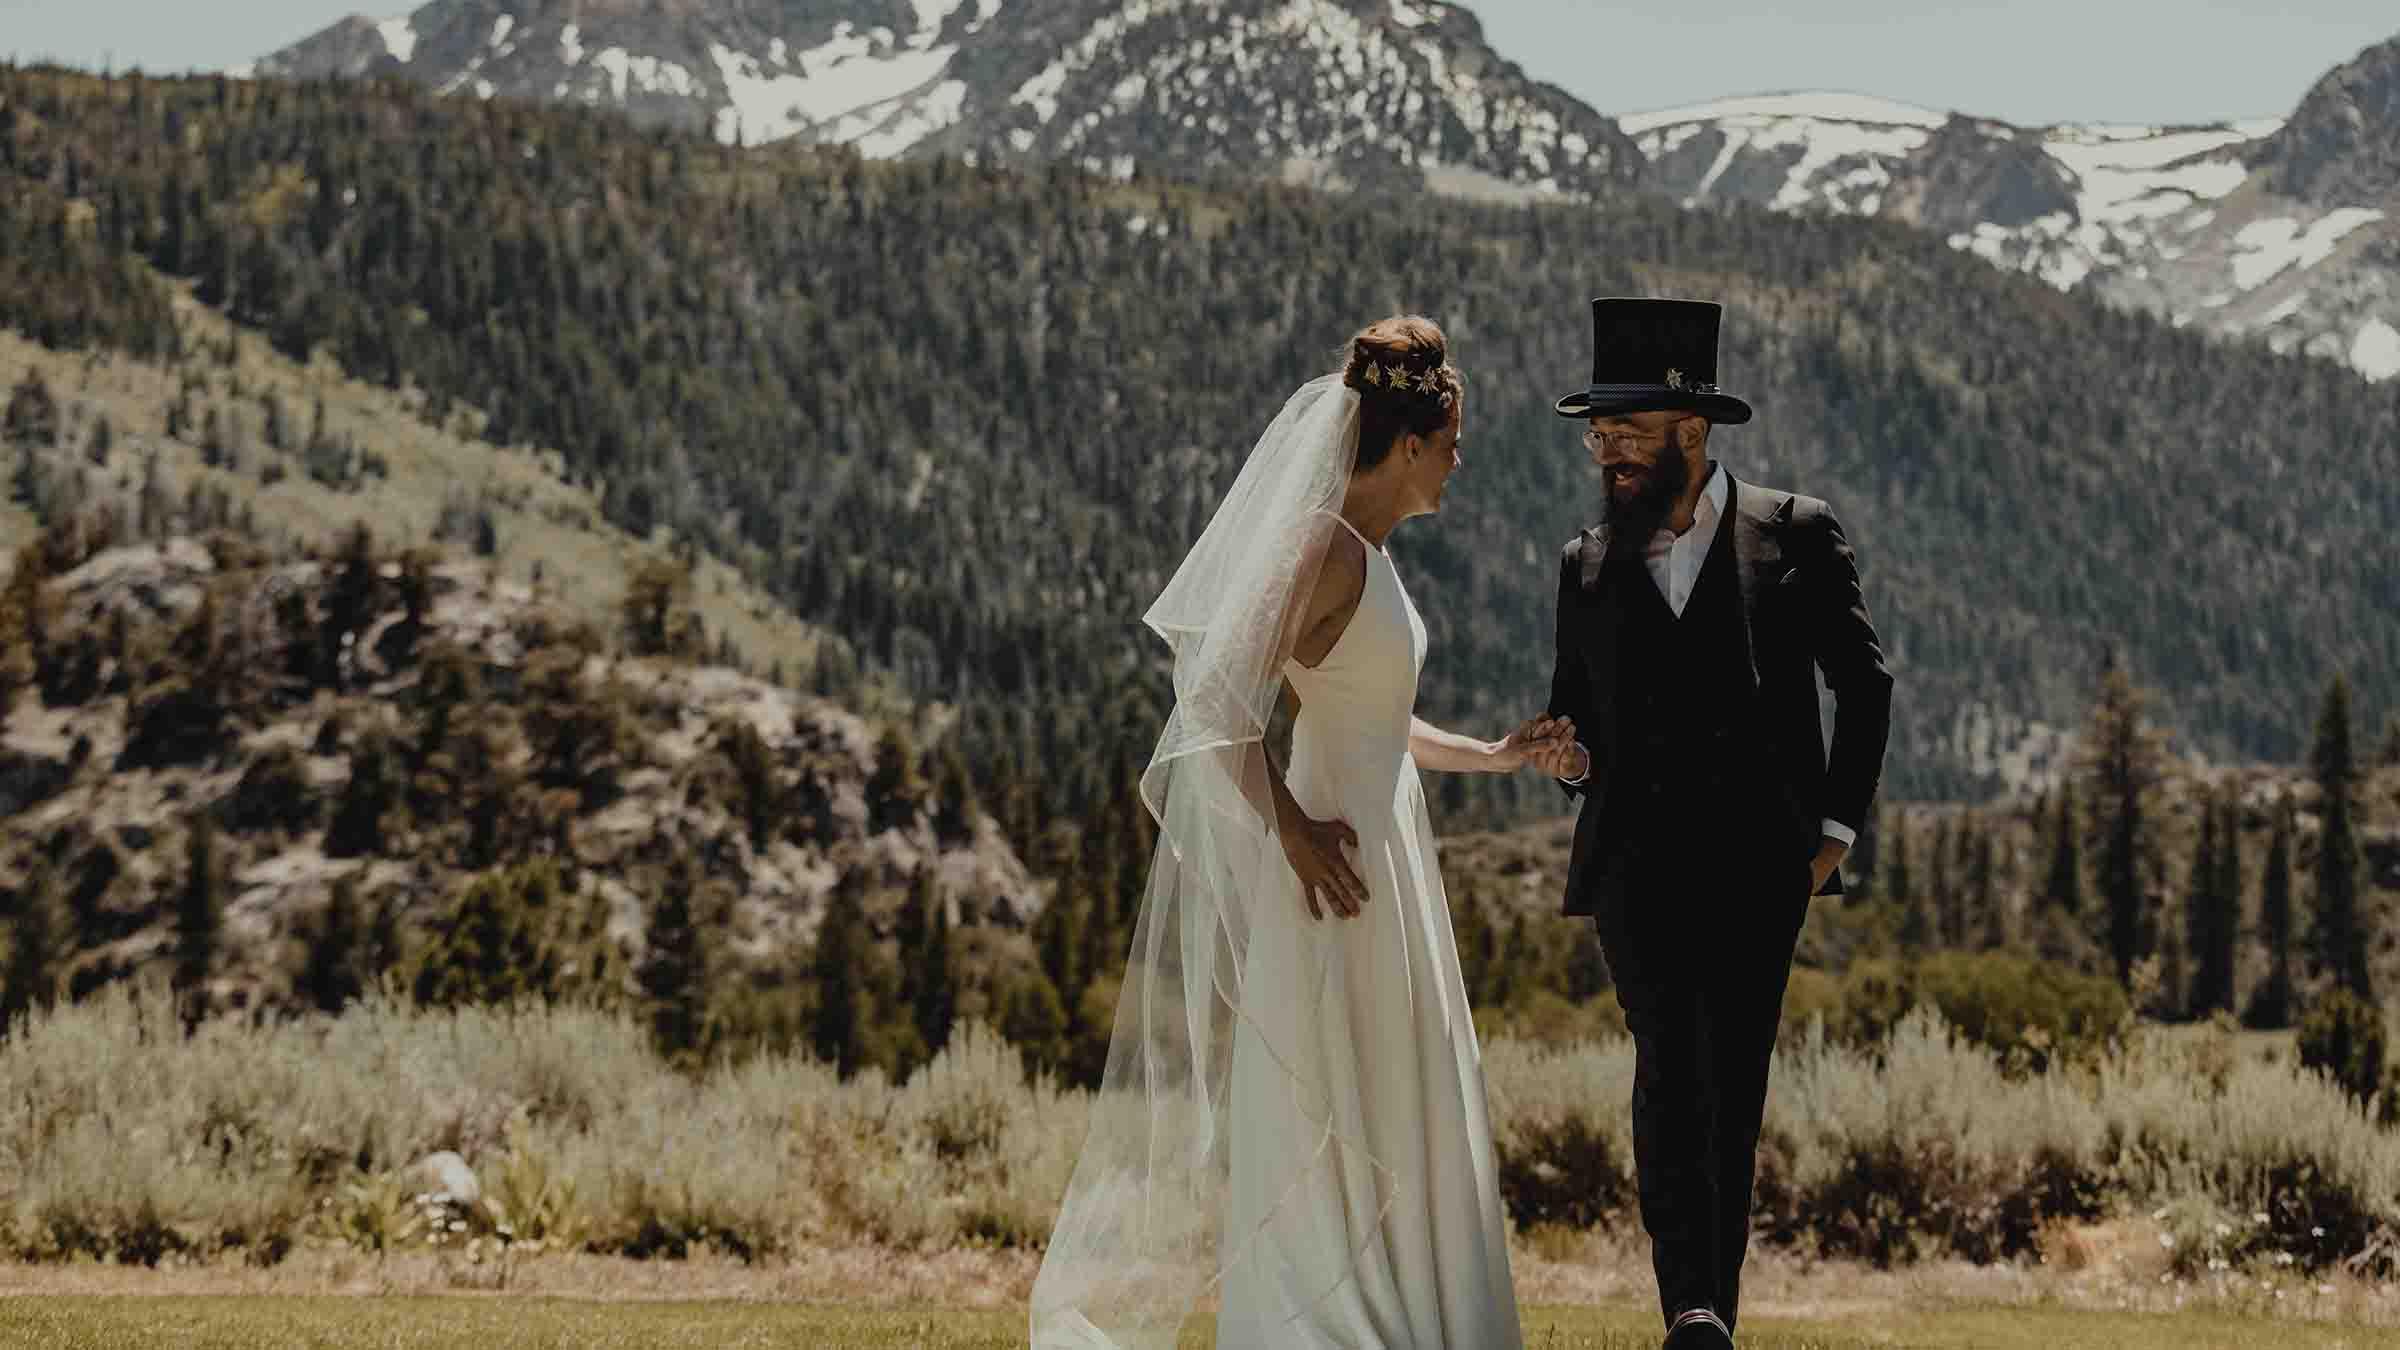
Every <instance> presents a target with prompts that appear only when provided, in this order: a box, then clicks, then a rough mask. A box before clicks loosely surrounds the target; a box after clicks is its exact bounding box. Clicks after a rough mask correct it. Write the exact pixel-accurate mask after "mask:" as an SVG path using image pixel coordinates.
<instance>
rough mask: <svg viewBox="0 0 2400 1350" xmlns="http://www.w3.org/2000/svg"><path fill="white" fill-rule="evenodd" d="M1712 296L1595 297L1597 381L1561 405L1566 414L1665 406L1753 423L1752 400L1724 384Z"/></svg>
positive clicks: (1720, 309)
mask: <svg viewBox="0 0 2400 1350" xmlns="http://www.w3.org/2000/svg"><path fill="white" fill-rule="evenodd" d="M1724 312H1725V307H1724V306H1722V305H1718V304H1712V303H1710V302H1709V301H1706V300H1634V299H1625V298H1620V297H1611V296H1603V297H1601V298H1600V299H1597V300H1594V301H1592V383H1591V386H1590V387H1589V388H1587V389H1582V390H1578V391H1577V392H1575V393H1572V394H1569V395H1567V396H1566V397H1565V398H1562V399H1560V400H1559V401H1558V403H1557V405H1556V406H1557V409H1558V415H1559V416H1561V417H1577V418H1583V417H1617V416H1621V415H1623V414H1625V413H1637V412H1654V411H1659V410H1662V409H1666V410H1677V411H1689V412H1696V413H1699V414H1700V415H1701V416H1703V417H1705V418H1707V419H1708V420H1709V421H1711V422H1726V423H1736V422H1747V421H1749V420H1750V405H1749V404H1747V403H1744V402H1742V401H1741V400H1740V399H1738V398H1735V397H1734V396H1733V395H1731V394H1728V393H1725V392H1723V391H1721V390H1719V389H1718V388H1717V323H1718V320H1719V319H1720V318H1721V317H1722V316H1723V315H1724Z"/></svg>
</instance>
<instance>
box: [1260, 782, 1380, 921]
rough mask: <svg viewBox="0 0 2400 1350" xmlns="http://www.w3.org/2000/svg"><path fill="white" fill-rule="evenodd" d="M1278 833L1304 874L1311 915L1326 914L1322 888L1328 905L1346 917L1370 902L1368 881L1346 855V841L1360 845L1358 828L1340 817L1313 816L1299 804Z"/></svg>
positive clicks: (1287, 853)
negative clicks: (1339, 818) (1351, 864)
mask: <svg viewBox="0 0 2400 1350" xmlns="http://www.w3.org/2000/svg"><path fill="white" fill-rule="evenodd" d="M1278 833H1279V835H1280V837H1281V839H1282V842H1283V856H1284V857H1285V858H1286V859H1288V860H1289V861H1290V862H1291V864H1292V871H1293V872H1294V873H1295V874H1296V875H1298V876H1299V878H1300V894H1301V896H1302V897H1303V898H1304V899H1306V900H1307V901H1308V917H1310V918H1312V919H1322V918H1324V917H1325V911H1324V909H1323V908H1321V907H1320V906H1319V905H1318V901H1317V897H1318V895H1319V893H1320V892H1321V893H1322V894H1323V896H1324V903H1325V905H1327V906H1330V907H1331V908H1332V909H1333V912H1334V913H1336V914H1338V915H1340V916H1341V917H1343V918H1345V919H1347V918H1352V917H1355V916H1356V915H1357V913H1358V911H1359V908H1360V907H1361V906H1362V905H1364V904H1366V903H1367V884H1366V883H1365V882H1363V881H1361V880H1359V878H1358V872H1357V870H1356V869H1354V868H1352V867H1351V866H1350V860H1349V859H1348V858H1346V857H1344V856H1342V845H1344V844H1348V845H1350V846H1351V847H1353V848H1356V847H1357V846H1358V831H1356V830H1353V829H1351V828H1350V827H1349V826H1348V825H1345V824H1343V823H1342V822H1341V821H1338V820H1311V819H1309V817H1308V815H1307V814H1306V813H1305V812H1302V811H1300V810H1299V809H1298V808H1296V807H1295V808H1293V809H1292V811H1291V812H1290V819H1289V820H1287V821H1286V822H1285V823H1284V825H1283V826H1282V828H1281V829H1280V831H1279V832H1278Z"/></svg>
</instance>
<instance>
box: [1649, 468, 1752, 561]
mask: <svg viewBox="0 0 2400 1350" xmlns="http://www.w3.org/2000/svg"><path fill="white" fill-rule="evenodd" d="M1731 490H1732V489H1731V488H1730V487H1729V486H1728V480H1727V479H1726V477H1725V469H1724V466H1722V465H1720V464H1718V463H1717V462H1716V461H1715V460H1713V459H1712V460H1710V461H1709V462H1708V486H1706V487H1703V488H1701V489H1700V500H1699V501H1698V502H1696V503H1694V504H1693V506H1692V528H1690V529H1688V530H1685V531H1684V532H1683V534H1682V535H1681V536H1678V535H1677V534H1676V533H1675V531H1673V530H1671V529H1668V528H1667V527H1666V526H1664V525H1661V526H1659V527H1658V531H1657V533H1655V534H1653V535H1651V536H1650V551H1651V552H1653V553H1662V552H1664V551H1666V550H1667V549H1668V548H1669V547H1671V546H1672V545H1673V544H1674V543H1675V541H1676V539H1677V538H1678V537H1680V538H1684V539H1711V538H1714V537H1715V535H1714V534H1712V533H1711V531H1712V530H1713V529H1714V527H1715V525H1716V523H1717V517H1719V516H1722V515H1724V514H1725V498H1726V496H1727V495H1728V494H1729V493H1730V492H1731Z"/></svg>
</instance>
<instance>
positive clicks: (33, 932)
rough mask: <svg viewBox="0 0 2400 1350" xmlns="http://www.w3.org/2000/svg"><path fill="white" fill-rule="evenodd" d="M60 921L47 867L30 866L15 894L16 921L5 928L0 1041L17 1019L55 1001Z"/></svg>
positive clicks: (60, 955) (60, 953)
mask: <svg viewBox="0 0 2400 1350" xmlns="http://www.w3.org/2000/svg"><path fill="white" fill-rule="evenodd" d="M64 928H65V923H64V921H63V919H62V918H61V916H60V914H59V908H58V887H57V886H56V885H54V884H53V883H52V882H51V880H50V869H49V868H47V867H45V866H43V865H42V864H41V863H39V862H36V863H35V864H34V867H33V872H32V874H31V875H30V876H28V877H26V878H25V885H24V888H23V889H22V890H20V891H18V892H17V917H16V919H15V920H14V921H13V922H11V923H10V924H9V926H8V968H7V971H6V972H5V974H0V1039H5V1038H6V1037H7V1035H8V1032H9V1029H10V1028H11V1027H13V1026H15V1025H16V1021H17V1019H18V1018H20V1017H23V1016H24V1015H25V1014H27V1013H29V1012H32V1011H33V1010H35V1009H37V1008H40V1009H47V1008H48V1007H50V1005H51V1004H52V1003H54V1002H56V1001H57V999H58V974H59V966H60V964H61V960H62V958H63V956H64V952H63V951H62V950H61V946H62V943H63V941H64V938H65V933H64V931H63V930H64Z"/></svg>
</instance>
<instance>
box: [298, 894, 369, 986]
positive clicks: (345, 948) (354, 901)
mask: <svg viewBox="0 0 2400 1350" xmlns="http://www.w3.org/2000/svg"><path fill="white" fill-rule="evenodd" d="M366 942H367V933H366V925H365V923H364V922H363V921H362V920H361V918H360V915H359V912H358V880H357V878H355V877H352V876H350V875H348V874H344V875H343V876H342V877H340V878H339V879H337V880H336V881H335V882H334V883H333V893H332V894H331V895H329V896H327V897H326V900H325V912H324V913H323V914H321V915H319V916H318V918H317V923H316V930H315V931H314V932H312V933H310V934H309V939H308V956H307V958H306V959H305V960H304V961H303V962H302V964H301V967H300V978H299V982H298V989H297V990H296V992H297V993H298V994H299V995H300V996H301V997H302V998H305V999H307V1000H308V1001H309V1002H310V1003H311V1004H312V1005H314V1006H315V1007H316V1008H317V1010H318V1011H320V1012H329V1013H338V1012H340V1011H341V1010H342V1009H343V1007H344V1006H346V1005H347V1004H348V1003H349V1002H350V1001H351V1000H352V999H355V998H357V997H358V995H359V991H360V988H361V987H362V983H363V980H362V973H363V972H362V968H363V965H364V962H363V960H362V959H361V958H362V956H363V955H364V948H365V946H366Z"/></svg>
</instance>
